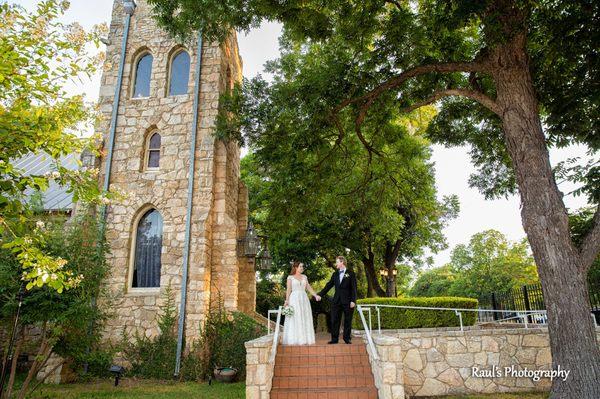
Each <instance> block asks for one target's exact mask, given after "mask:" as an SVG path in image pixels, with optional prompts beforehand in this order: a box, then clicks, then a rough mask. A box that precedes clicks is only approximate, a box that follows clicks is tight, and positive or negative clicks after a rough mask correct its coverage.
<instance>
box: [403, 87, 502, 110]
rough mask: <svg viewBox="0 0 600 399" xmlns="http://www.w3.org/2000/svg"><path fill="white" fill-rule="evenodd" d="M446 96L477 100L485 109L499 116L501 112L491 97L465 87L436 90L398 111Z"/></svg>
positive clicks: (420, 105)
mask: <svg viewBox="0 0 600 399" xmlns="http://www.w3.org/2000/svg"><path fill="white" fill-rule="evenodd" d="M448 96H461V97H467V98H470V99H471V100H475V101H477V102H478V103H479V104H481V105H483V106H484V107H486V108H487V109H489V110H490V111H492V112H493V113H495V114H496V115H498V116H501V114H502V111H501V109H500V106H499V105H498V103H496V102H495V101H494V100H493V99H491V98H490V97H488V96H486V95H485V94H483V93H481V92H478V91H474V90H467V89H446V90H440V91H437V92H435V93H433V94H432V95H431V96H430V97H428V98H426V99H425V100H422V101H419V102H416V103H414V104H413V105H411V106H409V107H405V108H402V109H400V112H401V113H409V112H412V111H414V110H415V109H417V108H421V107H423V106H425V105H429V104H432V103H434V102H436V101H438V100H439V99H441V98H443V97H448Z"/></svg>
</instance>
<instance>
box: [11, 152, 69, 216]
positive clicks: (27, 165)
mask: <svg viewBox="0 0 600 399" xmlns="http://www.w3.org/2000/svg"><path fill="white" fill-rule="evenodd" d="M79 157H80V154H75V153H73V154H68V155H65V156H63V157H61V158H60V164H61V165H62V166H64V167H65V168H68V169H70V170H77V169H79V165H78V164H77V159H79ZM11 164H12V165H14V166H15V167H16V168H19V169H22V170H23V173H24V174H25V175H27V176H29V175H43V174H44V173H46V172H52V171H54V170H56V168H55V166H54V165H55V162H54V160H53V159H52V157H51V156H50V155H48V154H47V153H45V152H43V151H40V152H38V153H37V154H34V153H29V154H27V155H24V156H22V157H21V158H19V159H17V160H16V161H11ZM34 192H35V191H34V190H32V189H30V188H28V189H27V190H26V191H25V195H26V196H27V197H28V198H30V197H31V195H33V194H34ZM42 199H43V204H44V210H46V211H48V212H50V211H71V210H72V209H73V194H71V193H68V192H67V187H61V186H60V185H58V184H57V183H55V182H54V181H52V180H51V181H50V184H49V187H48V189H47V190H46V191H44V192H42Z"/></svg>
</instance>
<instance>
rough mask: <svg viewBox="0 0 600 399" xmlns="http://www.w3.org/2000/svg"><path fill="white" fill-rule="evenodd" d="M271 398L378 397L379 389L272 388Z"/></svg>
mask: <svg viewBox="0 0 600 399" xmlns="http://www.w3.org/2000/svg"><path fill="white" fill-rule="evenodd" d="M270 397H271V399H292V398H293V399H377V389H376V388H375V387H370V388H318V389H307V388H303V389H284V388H273V389H271V395H270Z"/></svg>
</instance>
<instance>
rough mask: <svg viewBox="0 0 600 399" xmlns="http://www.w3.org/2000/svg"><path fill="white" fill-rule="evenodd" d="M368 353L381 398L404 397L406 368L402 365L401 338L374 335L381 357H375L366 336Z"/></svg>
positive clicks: (376, 347) (394, 398)
mask: <svg viewBox="0 0 600 399" xmlns="http://www.w3.org/2000/svg"><path fill="white" fill-rule="evenodd" d="M364 341H365V344H366V345H367V353H368V354H369V361H370V362H371V370H372V371H373V377H374V379H375V386H376V387H377V391H378V393H379V394H378V396H379V398H380V399H404V370H403V367H402V348H401V347H400V339H398V338H396V337H390V336H387V335H379V334H375V335H373V342H374V344H375V350H376V351H377V354H378V356H379V359H375V356H374V353H373V351H372V349H371V347H370V346H369V344H368V342H367V339H366V337H365V338H364Z"/></svg>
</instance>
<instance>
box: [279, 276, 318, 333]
mask: <svg viewBox="0 0 600 399" xmlns="http://www.w3.org/2000/svg"><path fill="white" fill-rule="evenodd" d="M289 279H291V284H292V292H291V293H290V298H289V300H288V305H289V306H291V307H292V308H294V314H293V315H292V316H285V324H284V325H283V338H282V344H283V345H312V344H314V343H315V330H314V327H313V319H312V310H311V307H310V301H309V300H308V296H307V295H306V284H307V282H308V281H307V279H306V276H302V281H300V280H298V279H297V278H295V277H292V276H288V280H289Z"/></svg>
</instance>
